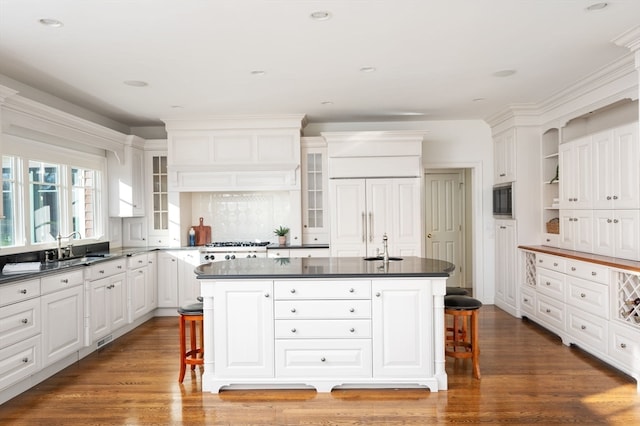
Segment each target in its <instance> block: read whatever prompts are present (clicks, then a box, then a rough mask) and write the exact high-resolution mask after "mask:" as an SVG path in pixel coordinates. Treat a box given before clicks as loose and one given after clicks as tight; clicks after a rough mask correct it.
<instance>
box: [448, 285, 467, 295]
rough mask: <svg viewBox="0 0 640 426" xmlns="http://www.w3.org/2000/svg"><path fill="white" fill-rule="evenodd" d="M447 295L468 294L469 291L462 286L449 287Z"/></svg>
mask: <svg viewBox="0 0 640 426" xmlns="http://www.w3.org/2000/svg"><path fill="white" fill-rule="evenodd" d="M446 295H447V296H468V295H469V292H468V291H467V290H465V289H464V288H462V287H447V293H446Z"/></svg>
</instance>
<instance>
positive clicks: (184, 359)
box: [178, 302, 204, 383]
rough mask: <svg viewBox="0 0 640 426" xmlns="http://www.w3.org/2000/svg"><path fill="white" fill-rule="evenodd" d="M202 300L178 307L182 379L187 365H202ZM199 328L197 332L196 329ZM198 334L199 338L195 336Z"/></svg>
mask: <svg viewBox="0 0 640 426" xmlns="http://www.w3.org/2000/svg"><path fill="white" fill-rule="evenodd" d="M202 306H203V304H202V302H200V303H193V304H191V305H186V306H181V307H180V308H178V313H179V314H180V377H179V378H178V382H179V383H182V381H183V380H184V373H185V371H186V368H187V365H191V369H192V370H195V368H196V365H204V317H203V310H202ZM187 322H189V343H190V344H189V350H187V341H186V340H187V336H186V323H187ZM197 329H199V332H198V331H197ZM198 335H199V339H198V338H197V337H198Z"/></svg>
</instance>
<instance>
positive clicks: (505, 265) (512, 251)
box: [496, 220, 517, 308]
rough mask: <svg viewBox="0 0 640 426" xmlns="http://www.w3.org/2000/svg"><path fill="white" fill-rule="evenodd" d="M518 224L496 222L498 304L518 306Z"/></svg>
mask: <svg viewBox="0 0 640 426" xmlns="http://www.w3.org/2000/svg"><path fill="white" fill-rule="evenodd" d="M516 250H517V249H516V224H515V221H513V220H497V221H496V298H497V299H498V304H499V303H500V302H503V303H505V304H506V305H508V307H511V308H515V305H516Z"/></svg>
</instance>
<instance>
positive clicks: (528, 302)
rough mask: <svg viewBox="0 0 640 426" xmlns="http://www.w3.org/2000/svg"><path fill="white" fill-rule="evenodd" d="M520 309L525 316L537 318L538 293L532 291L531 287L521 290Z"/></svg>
mask: <svg viewBox="0 0 640 426" xmlns="http://www.w3.org/2000/svg"><path fill="white" fill-rule="evenodd" d="M520 309H522V312H523V314H529V315H531V316H535V314H536V293H535V292H534V291H531V290H530V288H529V287H522V288H521V289H520Z"/></svg>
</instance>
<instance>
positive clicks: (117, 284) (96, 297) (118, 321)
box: [89, 265, 128, 343]
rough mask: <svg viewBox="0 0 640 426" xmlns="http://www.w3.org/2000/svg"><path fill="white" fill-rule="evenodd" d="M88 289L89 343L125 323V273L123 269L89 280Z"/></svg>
mask: <svg viewBox="0 0 640 426" xmlns="http://www.w3.org/2000/svg"><path fill="white" fill-rule="evenodd" d="M96 266H98V265H96ZM89 289H90V290H89V291H90V300H91V311H90V315H89V318H90V324H91V327H90V342H89V343H93V342H95V341H96V340H98V339H100V338H101V337H104V336H106V335H107V334H109V333H110V332H112V331H113V330H116V329H118V328H120V327H122V326H124V325H125V324H126V323H127V319H128V318H127V274H126V273H125V272H124V271H123V272H122V273H118V274H116V275H112V276H108V277H106V278H101V279H98V280H95V281H91V282H90V283H89Z"/></svg>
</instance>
